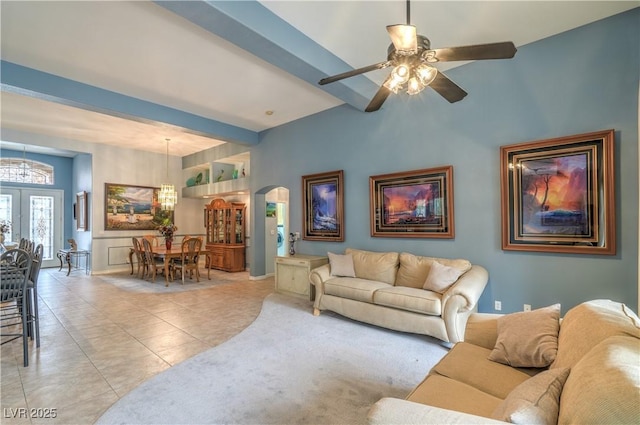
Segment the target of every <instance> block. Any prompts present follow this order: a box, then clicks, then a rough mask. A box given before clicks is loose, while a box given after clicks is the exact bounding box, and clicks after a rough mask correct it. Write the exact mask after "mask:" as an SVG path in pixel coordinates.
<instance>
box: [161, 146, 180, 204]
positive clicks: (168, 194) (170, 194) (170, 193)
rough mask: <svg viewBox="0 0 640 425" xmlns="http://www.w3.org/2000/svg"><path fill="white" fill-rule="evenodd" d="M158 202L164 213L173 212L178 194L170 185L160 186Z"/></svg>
mask: <svg viewBox="0 0 640 425" xmlns="http://www.w3.org/2000/svg"><path fill="white" fill-rule="evenodd" d="M169 140H171V139H166V141H167V181H168V180H169ZM158 202H160V208H162V209H163V210H165V211H173V209H174V208H175V206H176V204H177V203H178V193H177V192H176V189H175V187H174V186H173V185H172V184H169V183H167V184H163V185H160V193H158Z"/></svg>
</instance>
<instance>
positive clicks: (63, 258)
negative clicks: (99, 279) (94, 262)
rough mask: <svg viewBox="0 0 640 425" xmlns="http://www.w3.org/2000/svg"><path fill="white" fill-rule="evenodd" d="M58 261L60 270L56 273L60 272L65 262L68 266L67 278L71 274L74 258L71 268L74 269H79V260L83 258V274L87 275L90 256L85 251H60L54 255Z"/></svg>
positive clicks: (89, 253)
mask: <svg viewBox="0 0 640 425" xmlns="http://www.w3.org/2000/svg"><path fill="white" fill-rule="evenodd" d="M56 256H57V257H58V260H60V268H59V269H58V271H60V270H62V266H63V265H64V263H65V262H66V263H67V265H68V266H69V269H68V270H67V276H69V274H70V273H71V267H72V263H73V262H74V258H75V265H74V266H73V267H74V268H76V269H79V268H80V258H84V272H85V273H86V274H89V257H90V256H91V252H89V251H87V250H86V249H60V250H58V252H57V253H56Z"/></svg>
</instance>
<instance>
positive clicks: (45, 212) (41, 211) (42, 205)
mask: <svg viewBox="0 0 640 425" xmlns="http://www.w3.org/2000/svg"><path fill="white" fill-rule="evenodd" d="M63 194H64V192H63V191H61V190H55V189H54V190H52V189H49V190H41V189H18V188H7V187H1V188H0V220H7V219H8V220H10V221H11V225H12V226H11V232H10V234H5V237H6V239H5V243H8V242H13V243H15V244H17V243H18V242H20V239H22V238H26V239H30V240H32V241H34V242H35V243H36V245H37V244H42V246H43V248H44V252H43V254H44V255H43V258H44V261H43V262H42V266H43V267H55V266H56V265H58V266H59V265H60V264H59V261H58V259H57V258H56V257H55V253H56V252H57V251H58V249H60V248H62V247H63V244H62V239H63V233H64V227H63V221H62V216H63V202H62V201H63ZM9 217H10V218H9ZM9 235H10V236H9Z"/></svg>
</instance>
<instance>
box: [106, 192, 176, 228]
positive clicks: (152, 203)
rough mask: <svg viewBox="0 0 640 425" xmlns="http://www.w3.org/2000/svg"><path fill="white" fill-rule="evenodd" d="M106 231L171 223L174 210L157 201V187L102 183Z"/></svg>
mask: <svg viewBox="0 0 640 425" xmlns="http://www.w3.org/2000/svg"><path fill="white" fill-rule="evenodd" d="M104 186H105V187H104V193H105V202H104V205H105V215H104V228H105V230H155V229H156V228H157V227H158V226H160V225H161V224H163V223H166V222H171V223H173V211H164V210H162V209H161V208H160V203H159V202H158V192H159V191H160V189H159V188H157V187H148V186H130V185H125V184H114V183H105V185H104Z"/></svg>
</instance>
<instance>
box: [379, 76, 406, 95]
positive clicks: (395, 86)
mask: <svg viewBox="0 0 640 425" xmlns="http://www.w3.org/2000/svg"><path fill="white" fill-rule="evenodd" d="M382 85H383V86H385V87H386V88H388V89H389V90H391V91H392V92H393V93H394V94H397V93H398V91H399V90H400V89H402V83H401V82H400V81H398V80H397V79H395V78H393V74H391V75H389V76H388V77H387V79H386V80H385V81H384V83H383V84H382Z"/></svg>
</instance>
